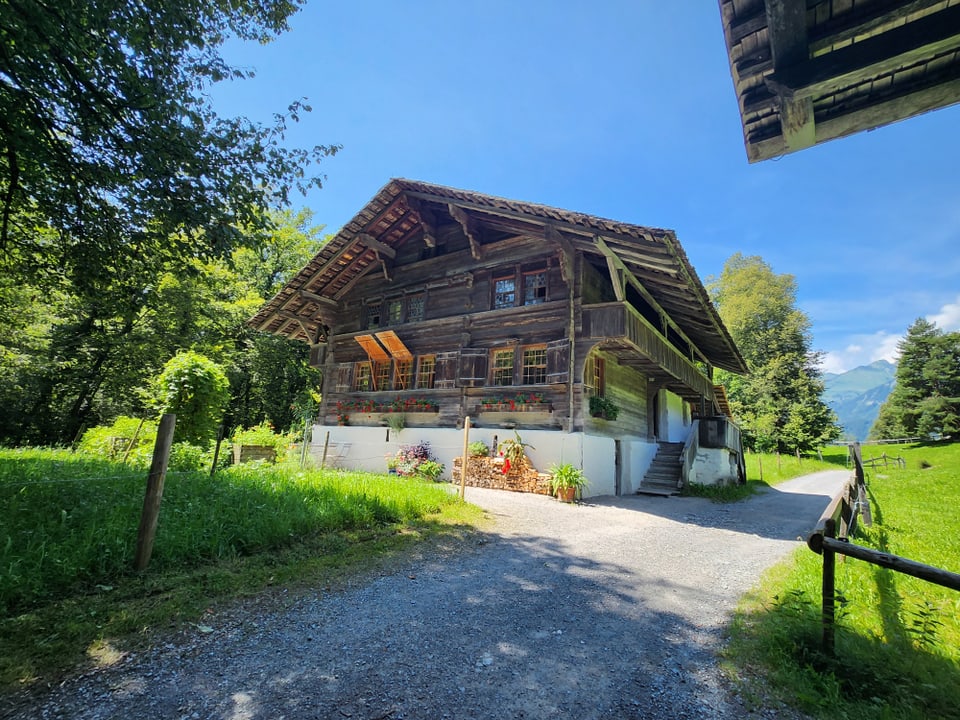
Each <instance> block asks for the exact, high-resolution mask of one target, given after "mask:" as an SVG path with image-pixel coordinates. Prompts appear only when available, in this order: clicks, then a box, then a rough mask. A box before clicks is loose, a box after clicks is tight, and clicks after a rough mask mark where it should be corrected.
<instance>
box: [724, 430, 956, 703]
mask: <svg viewBox="0 0 960 720" xmlns="http://www.w3.org/2000/svg"><path fill="white" fill-rule="evenodd" d="M886 451H887V452H888V454H902V455H903V457H904V458H905V459H906V462H907V467H906V469H897V468H895V467H894V466H890V467H888V468H880V469H878V470H876V471H870V470H868V473H867V481H868V487H869V493H870V500H871V507H872V509H873V519H874V525H873V527H872V528H864V529H863V530H862V532H861V534H860V535H859V537H857V538H855V539H854V542H857V543H858V544H860V545H865V546H867V547H871V548H875V549H877V550H882V551H884V552H889V553H893V554H896V555H901V556H904V557H907V558H910V559H913V560H916V561H919V562H923V563H926V564H929V565H934V566H937V567H942V568H945V569H947V570H951V571H953V572H960V514H958V513H957V511H956V508H957V507H960V444H954V445H945V446H911V447H908V448H899V447H898V448H896V449H895V450H894V451H890V449H889V448H886ZM881 452H883V450H882V449H876V448H871V447H866V448H864V456H865V458H870V457H874V456H878V455H880V454H881ZM821 568H822V560H821V558H820V556H818V555H815V554H814V553H812V552H811V551H810V550H808V549H807V548H806V547H803V548H801V549H798V550H797V551H796V553H795V554H794V556H793V558H792V559H791V560H790V561H789V562H787V563H785V564H783V565H780V566H778V567H776V568H774V569H773V570H772V571H771V572H770V573H768V575H767V576H766V577H765V579H764V581H763V584H762V585H761V587H760V588H758V589H757V590H756V591H755V592H753V593H751V594H750V596H749V597H748V598H747V599H746V600H745V602H744V604H743V605H742V607H741V608H740V610H739V611H738V614H737V617H736V620H735V622H734V625H733V628H732V641H731V644H730V647H729V651H728V656H727V661H728V663H729V665H728V667H729V670H730V672H731V673H732V674H733V675H734V676H736V677H740V678H742V679H745V680H746V681H747V682H746V684H745V687H746V689H747V694H748V695H749V694H750V693H751V692H754V691H755V692H756V693H757V696H758V697H759V698H762V697H763V696H765V695H769V694H771V693H775V694H777V695H778V696H779V697H780V698H781V699H782V700H784V701H786V702H788V703H790V704H792V705H794V706H796V707H799V708H800V709H802V710H803V711H805V712H808V713H810V714H812V715H814V716H816V717H822V718H837V717H845V718H850V719H852V720H853V719H857V718H864V719H866V718H891V719H893V718H917V719H919V718H934V717H936V718H958V717H960V593H958V592H956V591H953V590H949V589H947V588H942V587H939V586H937V585H932V584H930V583H927V582H924V581H922V580H919V579H916V578H912V577H910V576H907V575H902V574H898V573H895V572H893V571H891V570H886V569H883V568H879V567H877V566H874V565H870V564H869V563H866V562H863V561H859V560H855V559H847V560H846V561H845V562H842V563H838V564H837V571H836V573H837V578H836V587H837V591H838V593H839V594H840V595H841V596H842V601H841V603H840V611H839V620H838V629H837V635H836V653H835V655H834V656H832V657H828V656H825V655H824V654H823V653H822V652H821V651H820V645H819V643H820V578H821ZM758 688H762V690H758ZM759 701H760V700H758V702H759Z"/></svg>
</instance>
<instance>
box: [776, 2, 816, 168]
mask: <svg viewBox="0 0 960 720" xmlns="http://www.w3.org/2000/svg"><path fill="white" fill-rule="evenodd" d="M766 5H767V28H768V30H769V33H770V51H771V54H772V55H773V69H774V73H776V72H778V71H779V70H781V69H786V68H790V67H794V66H796V65H798V64H801V63H803V62H805V61H806V60H808V59H809V57H810V48H809V45H808V44H807V3H806V0H766ZM777 94H778V95H779V105H780V132H781V133H782V135H783V140H784V142H785V143H786V145H787V148H789V149H790V150H791V151H792V150H800V149H802V148H805V147H810V146H811V145H813V144H814V143H815V142H816V124H815V121H814V116H813V99H812V98H793V97H788V96H785V95H783V94H782V93H779V92H778V93H777Z"/></svg>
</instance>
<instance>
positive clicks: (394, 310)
mask: <svg viewBox="0 0 960 720" xmlns="http://www.w3.org/2000/svg"><path fill="white" fill-rule="evenodd" d="M402 322H403V300H391V301H390V302H388V303H387V323H388V324H389V325H399V324H400V323H402Z"/></svg>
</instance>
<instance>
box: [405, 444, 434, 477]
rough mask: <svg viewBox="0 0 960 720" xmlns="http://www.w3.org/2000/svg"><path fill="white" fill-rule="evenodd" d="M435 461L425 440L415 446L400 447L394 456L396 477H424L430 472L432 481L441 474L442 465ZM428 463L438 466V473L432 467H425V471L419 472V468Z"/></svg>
mask: <svg viewBox="0 0 960 720" xmlns="http://www.w3.org/2000/svg"><path fill="white" fill-rule="evenodd" d="M436 460H437V459H436V458H435V457H434V456H433V453H432V452H431V450H430V443H429V442H428V441H426V440H425V441H423V442H420V443H417V444H416V445H401V446H400V449H399V450H397V454H396V461H397V463H396V467H397V475H425V474H426V473H427V472H430V473H433V474H434V478H432V479H435V477H439V476H440V473H442V472H443V465H441V464H440V463H438V462H437V461H436ZM428 462H432V463H433V464H434V465H439V466H440V469H439V471H438V470H436V469H435V468H434V467H433V466H427V468H428V469H427V470H421V466H423V465H424V464H425V463H428Z"/></svg>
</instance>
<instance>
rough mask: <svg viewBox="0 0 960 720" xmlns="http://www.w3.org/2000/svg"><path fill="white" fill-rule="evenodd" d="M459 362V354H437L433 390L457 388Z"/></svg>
mask: <svg viewBox="0 0 960 720" xmlns="http://www.w3.org/2000/svg"><path fill="white" fill-rule="evenodd" d="M459 360H460V353H458V352H456V351H454V352H444V353H437V371H436V375H435V376H434V383H433V386H434V387H435V388H437V389H438V390H445V389H446V390H449V389H450V388H455V387H456V386H457V363H458V361H459Z"/></svg>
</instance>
